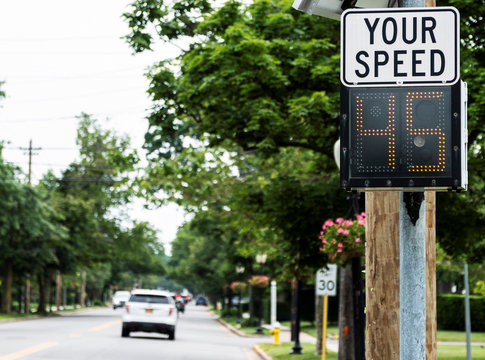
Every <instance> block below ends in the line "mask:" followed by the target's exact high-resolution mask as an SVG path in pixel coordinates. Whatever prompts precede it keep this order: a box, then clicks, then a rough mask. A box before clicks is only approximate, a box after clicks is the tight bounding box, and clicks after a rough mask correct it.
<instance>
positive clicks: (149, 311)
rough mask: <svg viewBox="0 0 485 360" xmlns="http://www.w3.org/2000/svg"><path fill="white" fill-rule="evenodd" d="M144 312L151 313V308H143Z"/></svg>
mask: <svg viewBox="0 0 485 360" xmlns="http://www.w3.org/2000/svg"><path fill="white" fill-rule="evenodd" d="M145 312H146V313H149V314H151V313H152V312H153V309H145Z"/></svg>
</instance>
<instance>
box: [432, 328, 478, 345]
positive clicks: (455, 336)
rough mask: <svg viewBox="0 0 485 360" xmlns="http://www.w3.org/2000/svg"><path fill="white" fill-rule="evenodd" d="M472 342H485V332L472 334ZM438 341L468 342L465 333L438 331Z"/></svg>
mask: <svg viewBox="0 0 485 360" xmlns="http://www.w3.org/2000/svg"><path fill="white" fill-rule="evenodd" d="M471 335H472V336H471V338H472V342H485V332H472V334H471ZM437 337H438V341H462V342H464V341H466V333H465V332H464V331H450V330H438V336H437Z"/></svg>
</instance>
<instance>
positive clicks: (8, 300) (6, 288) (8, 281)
mask: <svg viewBox="0 0 485 360" xmlns="http://www.w3.org/2000/svg"><path fill="white" fill-rule="evenodd" d="M12 286H13V263H12V261H11V260H7V261H6V263H5V267H4V273H3V283H2V312H3V313H5V314H10V312H11V311H12Z"/></svg>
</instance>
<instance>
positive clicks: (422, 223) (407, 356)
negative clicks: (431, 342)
mask: <svg viewBox="0 0 485 360" xmlns="http://www.w3.org/2000/svg"><path fill="white" fill-rule="evenodd" d="M398 4H399V7H424V6H425V5H426V4H425V0H399V2H398ZM412 194H413V195H415V194H416V195H417V194H419V193H412ZM405 197H406V198H407V200H405ZM399 199H400V200H399V202H400V203H399V208H400V215H399V234H400V235H399V246H400V250H399V252H400V275H399V277H400V285H399V291H400V295H399V298H400V323H399V326H400V359H401V360H426V217H425V211H424V210H425V209H424V208H425V204H424V201H423V202H422V203H419V202H417V203H414V200H412V199H413V197H409V196H404V193H401V196H400V198H399ZM422 200H424V194H422ZM412 203H414V204H412ZM413 207H414V210H412V209H411V208H413ZM408 208H409V209H410V210H408ZM413 211H414V212H415V214H414V215H412V216H413V217H414V219H411V217H410V216H409V214H410V213H412V212H413ZM416 213H417V214H416ZM416 215H418V216H419V217H418V218H417V220H416V219H415V217H416Z"/></svg>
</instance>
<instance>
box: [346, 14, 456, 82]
mask: <svg viewBox="0 0 485 360" xmlns="http://www.w3.org/2000/svg"><path fill="white" fill-rule="evenodd" d="M459 21H460V15H459V13H458V10H456V9H455V8H453V7H437V8H407V9H403V8H398V9H379V10H375V9H374V10H370V9H362V10H359V9H350V10H346V11H345V12H344V13H343V14H342V23H341V59H340V67H341V69H340V77H341V81H342V84H344V85H345V86H349V87H352V86H362V87H372V86H400V85H404V86H419V85H434V86H436V85H452V84H454V83H456V82H457V81H458V80H459V78H460V58H459V49H460V36H459V34H460V28H459Z"/></svg>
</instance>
